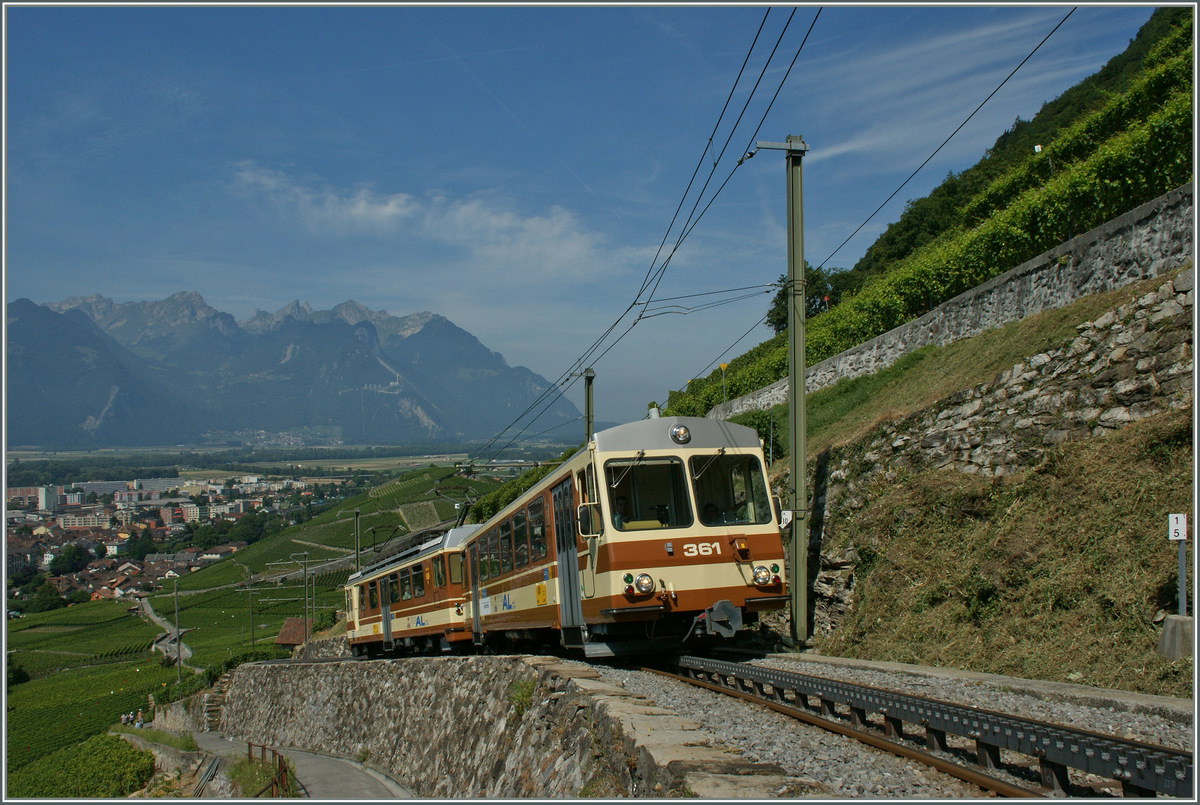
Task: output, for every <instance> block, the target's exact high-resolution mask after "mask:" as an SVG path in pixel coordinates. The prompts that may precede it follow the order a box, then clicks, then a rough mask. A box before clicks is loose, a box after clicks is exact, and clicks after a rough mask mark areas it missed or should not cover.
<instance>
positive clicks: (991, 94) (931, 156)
mask: <svg viewBox="0 0 1200 805" xmlns="http://www.w3.org/2000/svg"><path fill="white" fill-rule="evenodd" d="M1077 8H1078V7H1075V8H1072V9H1071V10H1070V11H1068V12H1067V13H1066V15H1065V16H1064V17H1063V18H1062V19H1061V20H1059V21H1058V24H1057V25H1055V26H1054V28H1052V29H1051V30H1050V32H1049V33H1048V34H1046V35H1045V36H1044V37H1042V40H1041V41H1040V42H1038V43H1037V45H1035V46H1034V48H1033V50H1031V51H1029V53H1028V54H1027V55H1026V56H1025V58H1023V59H1022V60H1021V61H1020V63H1019V64H1017V66H1016V67H1014V68H1013V69H1012V71H1011V72H1009V74H1008V75H1007V76H1005V77H1004V79H1003V80H1002V81H1001V82H1000V83H999V84H997V85H996V88H995V89H993V90H992V91H991V92H990V93H988V95H987V97H986V98H984V99H983V100H982V101H981V102H980V103H979V105H978V106H976V107H975V109H974V111H972V112H971V113H970V114H969V115H967V117H966V118H965V119H964V120H963V122H962V123H960V124H958V127H957V128H955V129H954V131H952V132H950V135H949V136H948V137H946V139H945V140H943V141H942V143H941V145H939V146H938V147H937V148H935V149H934V150H933V153H931V154H930V155H929V156H928V157H926V158H925V161H924V162H922V163H921V164H920V165H918V166H917V168H916V170H914V171H913V172H912V173H911V174H909V176H908V178H907V179H905V180H904V181H903V182H901V183H900V186H899V187H897V188H896V189H895V190H894V191H893V192H892V193H891V195H889V196H888V197H887V198H886V199H884V201H883V203H882V204H880V205H879V206H878V207H876V208H875V211H874V212H872V213H871V214H870V215H869V216H867V218H866V219H865V220H864V221H863V222H862V223H861V224H859V225H858V227H857V228H856V229H855V230H854V231H853V232H851V233H850V235H849V237H847V238H846V239H845V240H843V241H842V242H841V243H840V244H839V245H838V247H837V248H836V249H834V250H833V251H832V252H830V253H829V255H828V256H827V257H826V258H825V259H824V260H822V261H821V263H820V264H819V265H818V266H817V268H818V269H820V268H824V267H825V264H826V263H828V262H829V261H830V260H831V259H833V256H834V255H835V254H837V253H838V252H839V251H841V250H842V248H843V247H844V246H845V245H846V244H847V243H849V242H850V240H851V239H852V238H853V237H854V236H855V235H857V234H858V233H859V231H861V230H862V228H863V227H864V226H866V225H867V224H868V223H870V221H871V219H872V218H874V217H875V216H876V215H878V214H879V212H880V210H882V209H883V208H884V207H886V206H887V204H888V203H889V202H890V201H891V200H892V199H894V198H895V197H896V195H897V194H898V193H899V192H900V191H901V190H903V189H904V187H905V186H906V185H907V184H908V183H909V182H911V181H912V180H913V178H914V177H915V176H916V175H917V174H918V173H919V172H920V171H921V170H922V169H923V168H924V167H925V166H926V165H928V164H929V162H930V161H931V160H932V159H933V158H934V157H935V156H937V155H938V153H939V152H940V151H941V150H942V149H943V148H945V147H946V145H947V144H948V143H949V142H950V140H951V139H953V138H954V136H955V135H956V134H958V132H959V131H961V130H962V128H963V127H964V126H966V125H967V123H969V122H970V121H971V118H973V117H974V116H975V115H976V114H978V112H979V110H980V109H982V108H983V107H984V105H985V104H986V103H987V102H988V101H990V100H991V99H992V97H993V96H994V95H995V94H996V93H997V92H999V91H1000V90H1001V89H1002V88H1003V87H1004V85H1005V84H1007V83H1008V82H1009V80H1010V79H1011V78H1012V77H1013V76H1014V75H1016V73H1017V71H1018V70H1020V69H1021V68H1022V67H1023V66H1025V63H1026V62H1028V61H1029V60H1030V59H1031V58H1033V55H1034V54H1035V53H1037V52H1038V50H1039V49H1041V47H1042V45H1044V44H1046V42H1047V41H1048V40H1049V39H1050V37H1051V36H1053V35H1054V33H1055V32H1056V31H1058V29H1059V28H1061V27H1062V25H1063V23H1065V22H1066V21H1067V19H1069V18H1070V16H1071V15H1072V14H1074V13H1075V11H1076V9H1077ZM747 155H748V156H749V155H750V154H749V153H748V154H747ZM731 175H732V174H731ZM727 181H728V180H727ZM785 285H786V283H785ZM776 287H779V285H778V284H776ZM765 321H766V316H764V317H763V318H762V319H761V320H760V321H759V322H758V324H762V323H763V322H765ZM758 324H756V325H754V326H755V327H757V326H758ZM753 329H754V328H753V327H752V328H751V330H750V331H753ZM750 331H747V333H745V334H743V335H742V337H741V338H739V339H738V340H737V341H735V342H734V343H733V344H732V345H730V346H729V347H727V348H726V349H725V351H724V352H722V353H721V356H723V355H725V354H726V353H728V352H729V350H730V349H733V347H734V346H736V345H737V344H738V343H739V342H741V341H742V339H744V338H745V337H746V335H749V332H750ZM721 356H718V357H717V358H716V359H715V360H713V361H712V362H711V363H709V364H708V366H705V367H704V368H703V369H701V370H700V371H699V372H698V373H697V374H698V375H703V374H704V373H705V372H707V371H708V370H709V369H711V368H712V367H713V366H714V365H716V363H717V362H718V361H719V360H720V359H721Z"/></svg>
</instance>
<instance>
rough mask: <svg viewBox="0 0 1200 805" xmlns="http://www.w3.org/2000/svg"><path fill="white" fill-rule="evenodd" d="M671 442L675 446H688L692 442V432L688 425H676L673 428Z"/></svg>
mask: <svg viewBox="0 0 1200 805" xmlns="http://www.w3.org/2000/svg"><path fill="white" fill-rule="evenodd" d="M671 440H672V441H674V442H675V444H687V443H688V442H690V441H691V440H692V432H691V431H690V430H688V427H687V425H676V426H675V427H673V428H671Z"/></svg>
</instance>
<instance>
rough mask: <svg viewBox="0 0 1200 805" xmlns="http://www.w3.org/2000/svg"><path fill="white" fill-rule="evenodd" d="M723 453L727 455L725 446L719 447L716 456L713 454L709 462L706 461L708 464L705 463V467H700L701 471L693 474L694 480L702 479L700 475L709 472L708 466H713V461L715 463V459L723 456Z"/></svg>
mask: <svg viewBox="0 0 1200 805" xmlns="http://www.w3.org/2000/svg"><path fill="white" fill-rule="evenodd" d="M723 455H725V448H724V447H722V448H720V449H718V450H717V454H716V455H715V456H713V457H712V458H710V459H709V460H708V462H707V463H706V464H705V465H704V466H703V467H701V468H700V471H699V472H697V473H696V474H695V475H693V476H692V480H693V481H699V480H700V476H701V475H703V474H704V473H706V472H708V468H709V467H711V466H712V463H713V462H714V461H716V460H717V459H718V458H720V457H721V456H723Z"/></svg>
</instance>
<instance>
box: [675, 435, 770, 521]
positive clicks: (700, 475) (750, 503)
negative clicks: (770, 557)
mask: <svg viewBox="0 0 1200 805" xmlns="http://www.w3.org/2000/svg"><path fill="white" fill-rule="evenodd" d="M689 470H690V471H691V476H692V484H693V486H694V488H695V492H696V505H697V508H698V509H699V511H700V522H701V523H703V524H704V525H709V526H722V525H727V524H730V523H739V524H744V523H756V524H760V525H761V524H765V523H769V522H771V498H770V495H769V494H768V493H767V486H766V482H765V481H764V480H763V473H762V465H761V464H759V462H758V459H757V458H755V457H754V456H738V455H726V454H724V453H716V454H713V455H707V456H705V455H699V456H693V457H692V459H691V461H690V462H689Z"/></svg>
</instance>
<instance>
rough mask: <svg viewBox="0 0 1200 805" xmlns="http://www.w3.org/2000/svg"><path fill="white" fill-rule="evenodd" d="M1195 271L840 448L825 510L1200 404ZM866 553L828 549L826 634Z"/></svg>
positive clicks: (821, 592)
mask: <svg viewBox="0 0 1200 805" xmlns="http://www.w3.org/2000/svg"><path fill="white" fill-rule="evenodd" d="M1194 275H1195V270H1194V268H1188V269H1186V270H1184V271H1182V272H1180V273H1179V274H1178V275H1176V276H1175V277H1174V278H1173V279H1170V280H1168V281H1167V282H1165V283H1163V285H1162V286H1160V287H1159V289H1158V290H1157V291H1156V292H1154V293H1148V294H1146V295H1145V296H1143V297H1141V298H1140V299H1136V300H1133V301H1131V302H1129V303H1128V304H1125V305H1121V306H1120V307H1118V308H1116V309H1115V310H1112V311H1109V312H1108V313H1105V314H1104V315H1103V316H1101V317H1100V318H1098V319H1096V320H1095V321H1092V322H1086V323H1084V324H1081V325H1079V327H1078V328H1077V333H1078V334H1077V336H1076V337H1075V338H1074V339H1073V340H1072V341H1071V343H1070V344H1068V345H1065V346H1064V347H1062V348H1060V349H1054V350H1050V351H1047V352H1043V353H1040V354H1038V355H1034V356H1032V357H1030V358H1027V359H1026V360H1024V361H1022V362H1020V363H1018V364H1016V365H1015V366H1013V367H1012V368H1010V369H1007V370H1005V371H1004V372H1002V373H1001V374H1000V375H999V376H998V377H997V378H996V379H995V380H993V381H992V382H989V383H982V384H980V385H978V386H975V387H974V388H972V389H967V390H964V391H961V392H959V393H957V394H954V395H951V396H950V397H948V398H946V399H945V400H942V401H941V402H939V403H938V404H937V405H935V406H933V407H930V408H928V409H926V410H924V411H920V412H918V413H916V414H913V415H911V416H908V417H905V418H903V419H899V420H896V421H894V422H889V423H885V424H883V425H880V426H879V427H878V428H877V429H876V430H875V431H874V432H873V433H872V434H869V435H868V436H867V437H865V443H864V444H863V449H862V450H858V449H847V450H837V451H834V455H833V456H832V457H830V458H829V468H828V476H827V486H828V492H827V494H826V496H825V501H828V503H827V504H825V503H822V506H824V505H828V506H829V507H830V508H831V509H832V510H835V511H836V510H837V509H841V508H843V507H844V508H846V509H850V510H855V509H859V508H862V506H864V505H865V500H864V499H863V496H862V489H863V488H864V485H865V484H866V482H867V481H869V480H870V479H871V478H874V477H877V476H879V475H882V476H883V477H884V478H887V479H895V478H897V477H899V475H900V474H901V473H903V472H905V471H916V470H924V469H953V470H957V471H959V472H963V473H968V474H977V475H981V476H988V477H998V476H1004V475H1011V474H1013V473H1016V472H1019V471H1021V470H1023V469H1025V468H1028V467H1031V466H1035V465H1036V464H1038V463H1039V462H1041V461H1042V460H1043V459H1044V458H1045V456H1046V452H1047V451H1048V450H1052V449H1054V447H1055V446H1056V445H1058V444H1061V443H1062V442H1065V441H1068V440H1073V439H1084V438H1089V437H1092V436H1102V435H1103V434H1104V433H1106V432H1108V431H1111V430H1115V429H1117V428H1120V427H1123V426H1124V425H1126V424H1128V423H1130V422H1133V421H1136V420H1139V419H1143V418H1145V417H1148V416H1151V415H1153V414H1156V413H1161V412H1165V411H1170V410H1180V409H1188V408H1192V407H1193V406H1194V400H1193V393H1192V390H1193V387H1194V382H1195V381H1194V377H1195V361H1194V355H1195V352H1194V349H1195V345H1194V327H1193V321H1194V309H1195V290H1194ZM827 516H835V515H827ZM816 542H817V544H818V545H819V538H818V539H817V541H816ZM815 559H817V557H813V556H810V562H812V561H813V560H815ZM857 560H858V557H857V556H854V555H849V556H833V555H829V554H827V553H822V554H821V555H820V557H819V561H820V565H819V572H818V573H817V577H816V579H815V581H814V584H813V600H814V603H815V614H814V625H813V628H814V631H815V632H816V633H817V634H827V633H829V632H831V631H833V630H835V629H836V628H837V627H838V625H839V623H840V622H841V620H842V618H843V617H844V615H845V612H846V610H847V608H848V607H849V606H850V602H851V600H852V598H853V590H854V572H855V564H856V562H857ZM810 566H813V565H811V564H810Z"/></svg>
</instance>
